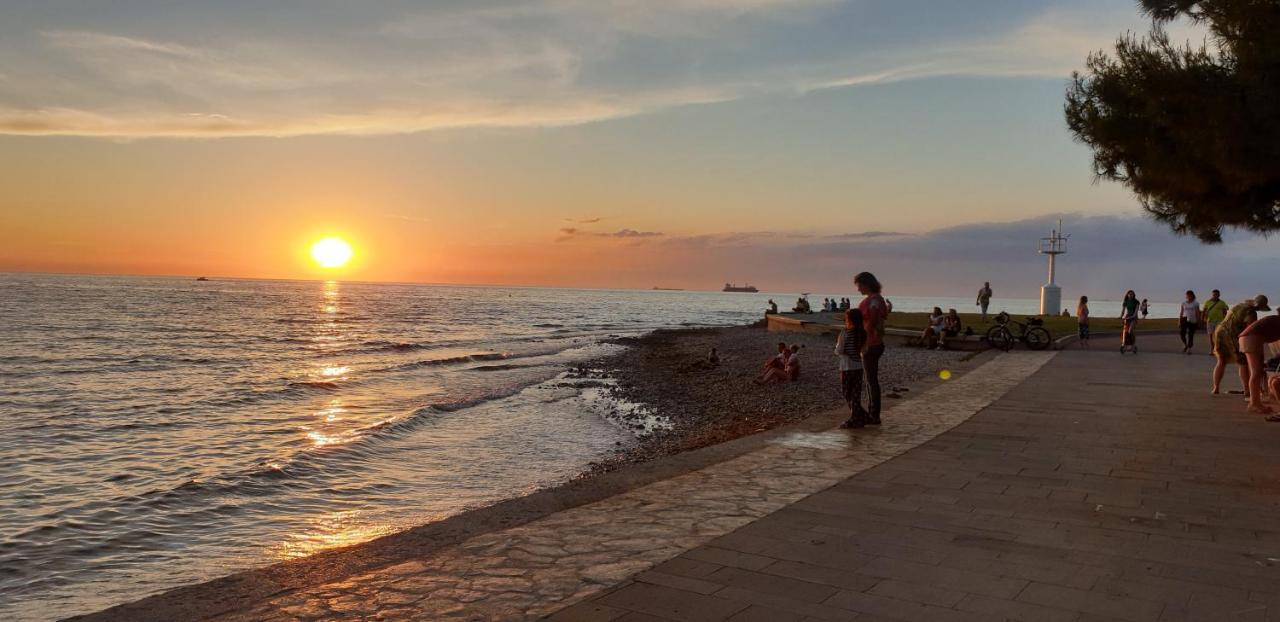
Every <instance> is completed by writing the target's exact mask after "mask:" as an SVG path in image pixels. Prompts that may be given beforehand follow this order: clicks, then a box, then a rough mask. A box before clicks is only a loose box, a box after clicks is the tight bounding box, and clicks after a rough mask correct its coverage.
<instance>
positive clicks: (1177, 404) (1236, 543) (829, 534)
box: [550, 339, 1280, 622]
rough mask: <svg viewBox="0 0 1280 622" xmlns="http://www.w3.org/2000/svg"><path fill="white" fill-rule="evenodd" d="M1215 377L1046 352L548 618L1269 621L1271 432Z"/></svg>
mask: <svg viewBox="0 0 1280 622" xmlns="http://www.w3.org/2000/svg"><path fill="white" fill-rule="evenodd" d="M1149 341H1152V339H1149ZM1150 345H1151V346H1153V347H1151V348H1150V350H1159V349H1161V348H1160V346H1161V345H1168V344H1161V343H1159V342H1156V343H1151V344H1150ZM1166 349H1168V348H1166ZM1012 360H1016V359H1010V361H1012ZM1211 365H1212V363H1211V362H1210V361H1209V359H1208V358H1207V357H1203V356H1191V357H1188V356H1183V355H1181V354H1146V353H1144V354H1139V355H1138V356H1124V357H1121V355H1119V354H1118V353H1116V352H1114V351H1111V350H1110V349H1109V348H1105V349H1104V348H1098V349H1097V350H1096V351H1094V352H1084V351H1070V352H1060V353H1059V354H1058V356H1057V357H1056V358H1055V359H1054V360H1053V361H1051V362H1049V363H1048V364H1047V365H1045V366H1044V367H1043V368H1042V369H1040V370H1039V371H1038V372H1037V373H1035V375H1033V376H1031V377H1030V378H1029V379H1028V380H1027V381H1026V382H1024V383H1022V384H1020V385H1019V386H1017V387H1016V388H1014V389H1012V390H1010V391H1008V392H1007V394H1004V395H1003V396H1002V397H1001V398H1000V399H998V400H996V401H995V402H993V403H992V404H990V405H989V406H988V407H986V408H984V409H983V410H982V411H981V412H980V413H978V414H977V415H975V416H973V417H972V418H969V419H968V420H967V421H964V422H963V423H960V424H959V425H958V426H956V427H955V428H954V429H951V430H950V431H948V432H946V433H945V434H942V435H940V436H936V437H934V438H933V439H931V440H929V441H928V442H925V443H924V444H922V445H920V446H918V447H916V448H914V449H912V450H911V451H909V452H906V453H904V454H903V455H900V456H898V457H896V458H893V459H892V460H888V461H885V462H883V463H880V464H878V465H876V466H873V467H871V468H869V469H865V470H863V471H861V472H859V473H858V474H856V475H854V476H852V477H849V478H847V479H845V480H843V481H841V482H839V483H837V484H836V485H834V486H832V487H829V488H827V489H825V490H822V491H819V492H817V493H816V494H813V495H809V496H805V497H804V498H802V499H799V500H797V501H796V502H794V503H791V504H789V505H787V506H785V507H783V508H780V509H778V510H777V511H775V512H773V513H771V514H769V515H768V516H764V517H761V518H759V519H757V520H754V521H752V522H750V523H748V524H745V525H743V526H741V527H739V528H738V529H736V530H734V531H733V532H731V533H728V534H725V535H723V536H719V537H717V538H715V539H713V540H711V541H710V542H708V543H706V544H704V545H702V546H700V547H698V548H695V549H693V550H691V551H688V552H685V553H682V554H680V555H679V556H677V557H675V558H673V559H671V560H669V561H667V562H665V563H662V564H659V565H657V566H656V567H654V568H653V569H652V570H651V571H648V572H645V573H641V574H637V575H635V576H633V577H631V578H630V579H628V580H627V581H624V582H622V583H620V584H619V585H618V586H616V587H614V588H613V589H611V590H609V591H607V592H606V593H604V594H602V595H599V596H595V597H592V598H590V599H588V600H585V601H583V602H581V603H579V604H577V605H574V606H571V607H568V608H566V609H564V610H562V611H560V612H557V613H555V614H554V615H552V616H550V619H551V620H554V621H559V620H590V621H598V620H631V619H661V620H733V619H738V618H736V617H735V616H754V615H766V617H763V618H759V619H777V620H787V619H804V620H848V619H856V620H859V621H863V622H865V621H867V620H1053V621H1057V620H1061V621H1063V622H1068V621H1083V620H1130V621H1133V622H1156V621H1160V622H1163V621H1169V620H1272V621H1274V620H1280V512H1278V511H1280V424H1269V423H1265V422H1263V421H1262V420H1261V419H1260V418H1258V417H1255V416H1250V415H1247V414H1246V413H1245V412H1244V406H1243V401H1242V400H1241V399H1240V398H1239V397H1238V396H1217V397H1211V396H1209V395H1208V390H1207V388H1208V374H1209V368H1210V367H1211ZM993 370H994V368H993ZM976 379H977V378H975V380H976ZM956 386H958V385H956ZM950 388H954V386H953V387H950ZM762 611H767V612H769V613H768V614H764V613H759V612H762ZM767 615H776V617H773V618H769V617H767ZM629 616H639V617H629ZM744 619H745V618H744Z"/></svg>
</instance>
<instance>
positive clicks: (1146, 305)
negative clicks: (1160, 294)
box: [1138, 298, 1151, 320]
mask: <svg viewBox="0 0 1280 622" xmlns="http://www.w3.org/2000/svg"><path fill="white" fill-rule="evenodd" d="M1138 308H1139V309H1141V310H1142V319H1144V320H1145V319H1147V312H1148V311H1150V310H1151V303H1149V302H1147V299H1146V298H1143V299H1142V305H1141V306H1140V307H1138Z"/></svg>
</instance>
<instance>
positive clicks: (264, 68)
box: [0, 0, 1141, 137]
mask: <svg viewBox="0 0 1280 622" xmlns="http://www.w3.org/2000/svg"><path fill="white" fill-rule="evenodd" d="M1098 2H1100V0H1097V1H1094V0H1090V1H1088V2H1084V3H1082V4H1081V5H1077V4H1072V5H1065V4H1064V5H1062V6H1061V7H1060V8H1057V9H1053V10H1049V11H1045V10H1040V9H1021V10H1013V9H1009V10H1007V11H1006V13H1008V15H1007V16H1004V15H1002V16H1000V17H1001V18H1002V19H1005V21H1004V22H1001V24H999V25H998V27H997V26H990V25H988V24H986V23H984V21H982V20H983V19H985V20H988V21H989V18H988V17H983V18H982V19H978V18H977V17H968V18H966V17H964V15H965V14H964V13H957V15H958V16H959V17H956V18H955V19H956V20H958V23H956V24H955V25H954V26H953V27H952V28H951V29H950V30H938V29H936V28H931V27H925V26H921V24H923V23H925V22H921V20H919V19H916V17H918V16H911V15H909V14H902V13H901V12H900V13H898V14H895V13H893V12H892V9H891V8H889V5H888V4H884V5H877V4H876V3H852V2H838V1H835V0H748V1H746V2H740V1H730V0H671V1H669V2H663V3H661V4H654V3H652V2H644V1H640V0H598V1H593V2H588V1H585V0H537V1H529V2H498V3H493V4H490V3H486V4H485V5H483V6H477V5H472V4H461V5H446V6H427V7H420V8H416V9H413V10H411V11H406V10H405V9H404V8H403V7H402V6H400V5H394V4H390V3H382V2H370V3H366V4H362V5H361V11H360V12H358V13H350V14H344V15H342V16H341V17H342V19H337V18H334V17H326V16H325V15H324V14H323V12H317V13H316V14H314V15H303V16H295V17H294V18H292V19H290V20H289V21H288V22H281V21H278V20H277V21H272V20H270V19H261V20H255V17H256V13H263V14H264V16H268V17H269V13H270V11H269V9H268V8H266V7H263V8H259V9H257V10H256V11H255V10H246V11H243V12H240V13H232V12H231V9H225V10H222V12H221V13H220V15H221V18H222V19H223V20H224V21H226V22H229V23H234V24H235V25H236V26H237V27H235V28H231V27H227V28H226V29H225V32H227V33H234V34H226V35H223V36H219V37H217V38H211V37H209V36H208V35H207V34H206V33H207V30H206V29H205V28H204V26H203V24H201V23H198V20H197V19H196V18H195V17H194V16H195V15H197V14H204V13H205V12H206V10H207V9H208V7H209V6H210V5H207V4H201V11H194V10H193V11H190V12H189V14H190V15H191V16H192V17H191V19H190V20H187V21H183V20H182V19H181V16H182V15H183V14H184V12H183V11H182V9H181V8H180V7H179V8H178V9H175V10H174V11H173V14H174V15H177V16H178V18H177V19H176V20H175V21H166V22H164V24H165V27H164V28H163V29H161V28H159V27H156V28H152V29H151V30H150V31H148V29H146V28H143V27H141V26H135V27H133V28H132V30H131V32H128V33H125V32H120V31H117V30H115V29H114V28H116V27H118V23H119V22H117V21H99V22H97V23H96V24H95V22H94V20H93V19H92V18H90V17H89V16H87V15H80V16H77V17H78V19H77V20H75V22H76V23H77V27H75V28H69V27H66V28H58V27H46V28H42V29H35V30H32V31H25V30H23V29H22V26H21V24H16V25H15V23H13V22H12V21H11V22H10V23H9V24H8V26H0V35H3V36H0V58H3V59H5V60H4V61H2V62H0V73H2V74H3V75H5V76H7V79H6V80H4V81H0V133H8V134H29V135H56V134H65V135H85V136H119V137H148V136H193V137H217V136H259V135H261V136H294V135H305V134H334V133H337V134H385V133H404V132H418V131H425V130H433V129H441V128H459V127H540V126H563V125H573V124H580V123H588V122H594V121H601V120H607V119H615V118H620V117H626V116H632V115H637V114H644V113H648V112H653V111H658V110H663V109H667V108H671V107H677V106H686V105H692V104H706V103H715V102H724V101H731V100H735V99H741V98H744V97H752V96H756V95H761V94H769V93H774V94H787V93H804V92H808V91H812V90H815V89H824V88H837V87H840V88H844V87H850V86H858V85H865V84H874V83H884V82H893V81H900V80H909V79H917V78H924V77H932V76H949V75H977V76H1054V77H1065V75H1066V73H1067V72H1068V71H1070V69H1072V68H1074V67H1078V66H1079V65H1080V63H1081V62H1082V61H1083V58H1084V55H1085V54H1086V53H1087V52H1088V51H1090V50H1092V49H1096V48H1100V47H1104V46H1106V45H1107V44H1109V43H1110V42H1111V41H1112V40H1113V39H1114V37H1115V35H1116V33H1117V32H1118V31H1119V30H1121V29H1123V26H1124V25H1126V24H1132V23H1141V22H1140V20H1139V19H1138V18H1137V16H1136V12H1135V11H1134V10H1133V9H1132V8H1131V7H1122V8H1116V7H1108V8H1105V9H1104V8H1102V6H1103V5H1101V4H1099V3H1098ZM942 10H948V11H949V10H952V9H950V8H946V7H944V8H943V9H942ZM50 11H51V12H53V9H50ZM214 11H215V13H218V12H219V11H218V10H216V9H214ZM1099 14H1101V15H1103V16H1105V17H1106V19H1100V18H1098V15H1099ZM54 17H56V12H55V16H54ZM966 19H967V20H969V21H965V20H966ZM0 21H4V20H0ZM50 21H55V22H56V21H57V20H56V19H53V18H50ZM64 21H70V20H64ZM259 21H261V22H262V23H261V24H260V23H258V22H259ZM938 21H946V20H941V19H940V20H938ZM833 24H841V25H844V28H845V29H846V30H847V32H840V31H837V30H834V29H833V28H834V27H833ZM881 30H885V31H888V32H893V33H894V34H895V36H892V37H885V36H883V35H882V33H881V32H880V31H881Z"/></svg>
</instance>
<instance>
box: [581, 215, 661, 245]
mask: <svg viewBox="0 0 1280 622" xmlns="http://www.w3.org/2000/svg"><path fill="white" fill-rule="evenodd" d="M597 220H598V219H597ZM663 235H665V234H663V233H662V232H661V231H637V230H635V229H618V230H617V231H584V230H582V229H579V228H577V227H561V228H560V237H559V238H558V239H557V241H559V242H564V241H566V240H570V239H573V238H575V237H579V238H580V237H585V238H612V239H620V240H635V239H644V238H659V237H662V236H663Z"/></svg>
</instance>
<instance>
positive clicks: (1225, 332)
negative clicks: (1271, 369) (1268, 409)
mask: <svg viewBox="0 0 1280 622" xmlns="http://www.w3.org/2000/svg"><path fill="white" fill-rule="evenodd" d="M1267 303H1268V300H1267V297H1266V296H1264V295H1262V294H1258V295H1257V296H1254V297H1253V300H1246V301H1244V302H1241V303H1239V304H1237V305H1235V306H1233V307H1231V310H1229V311H1227V315H1226V317H1224V318H1222V323H1221V324H1219V325H1218V328H1217V329H1216V330H1214V331H1213V355H1214V356H1215V357H1217V362H1216V363H1215V364H1214V366H1213V386H1212V392H1213V394H1214V395H1217V394H1218V393H1221V389H1222V376H1223V375H1224V374H1226V371H1227V363H1228V362H1234V363H1235V364H1236V368H1237V371H1239V372H1240V384H1241V385H1243V386H1244V392H1245V397H1246V398H1247V397H1249V367H1248V365H1249V359H1248V358H1247V357H1245V356H1244V355H1243V354H1241V353H1240V343H1239V339H1240V333H1242V332H1244V329H1245V327H1246V326H1248V325H1250V324H1252V323H1253V322H1254V321H1255V320H1257V319H1258V312H1259V311H1270V310H1271V307H1270V305H1268V304H1267Z"/></svg>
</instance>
